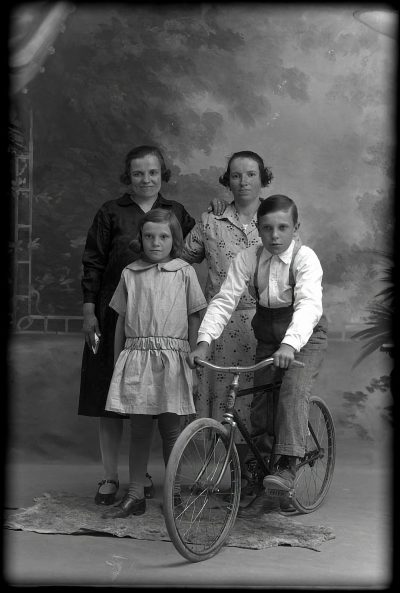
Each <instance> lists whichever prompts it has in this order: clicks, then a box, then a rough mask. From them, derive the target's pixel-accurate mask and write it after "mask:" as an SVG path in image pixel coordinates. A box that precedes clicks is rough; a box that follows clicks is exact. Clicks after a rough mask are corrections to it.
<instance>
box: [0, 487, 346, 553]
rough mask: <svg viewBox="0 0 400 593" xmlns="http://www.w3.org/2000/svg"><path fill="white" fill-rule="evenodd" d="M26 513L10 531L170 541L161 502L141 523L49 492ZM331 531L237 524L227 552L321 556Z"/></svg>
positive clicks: (276, 519) (288, 522)
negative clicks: (293, 551) (287, 549)
mask: <svg viewBox="0 0 400 593" xmlns="http://www.w3.org/2000/svg"><path fill="white" fill-rule="evenodd" d="M34 500H35V504H34V505H33V506H31V507H29V508H26V509H19V510H17V511H13V512H10V513H9V515H8V517H7V518H6V521H5V525H4V526H5V527H6V528H7V529H13V530H22V531H34V532H36V533H58V534H70V535H98V534H103V535H114V536H117V537H131V538H134V539H143V540H159V541H160V540H161V541H171V539H170V537H169V535H168V532H167V529H166V527H165V522H164V517H163V514H162V510H161V505H160V502H159V501H157V500H154V499H151V500H147V501H146V504H147V507H146V512H145V514H144V515H140V516H138V517H135V516H130V517H127V518H125V519H104V518H103V517H102V514H103V513H104V512H106V509H107V508H110V507H104V506H102V507H99V506H97V505H96V504H95V503H94V501H93V499H92V498H85V497H82V496H76V495H74V494H69V493H66V492H55V491H50V492H45V493H44V494H43V495H41V496H39V497H37V498H35V499H34ZM334 538H335V535H334V532H333V530H332V529H331V528H330V527H326V526H323V525H303V524H302V523H300V522H299V521H294V520H293V519H292V518H290V517H288V516H284V515H281V514H280V513H276V512H274V513H268V514H264V515H262V516H261V517H258V518H257V519H252V520H249V519H240V518H237V519H236V523H235V525H234V528H233V530H232V532H231V534H230V536H229V539H228V540H227V542H226V545H227V546H234V547H237V548H249V549H255V550H259V549H262V548H269V547H273V546H298V547H301V548H310V549H311V550H315V551H320V545H321V544H322V543H324V542H326V541H328V540H331V539H334Z"/></svg>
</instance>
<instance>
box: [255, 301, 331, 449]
mask: <svg viewBox="0 0 400 593" xmlns="http://www.w3.org/2000/svg"><path fill="white" fill-rule="evenodd" d="M292 316H293V306H292V305H291V306H289V307H283V308H280V309H269V308H266V307H262V306H261V305H259V304H257V311H256V314H255V316H254V317H253V320H252V327H253V330H254V334H255V337H256V339H257V349H256V362H259V361H260V360H263V359H264V358H269V357H270V356H271V355H272V354H273V353H274V352H276V350H278V348H279V346H280V344H281V342H282V339H283V338H284V335H285V333H286V330H287V328H288V326H289V324H290V322H291V320H292ZM327 345H328V344H327V322H326V319H325V316H324V315H323V316H322V317H321V319H320V321H319V323H318V325H317V326H316V327H315V328H314V331H313V333H312V335H311V337H310V339H309V340H308V342H307V344H305V346H303V348H302V349H301V350H300V352H298V353H297V354H296V355H295V358H296V360H298V361H300V362H303V363H304V365H305V366H304V368H302V367H297V366H294V365H291V366H290V367H289V369H287V370H284V369H280V368H277V367H275V366H273V365H271V366H268V367H265V368H264V369H262V370H261V371H257V372H256V373H255V376H254V385H255V386H257V385H263V384H265V383H272V382H274V381H278V380H280V379H282V385H281V388H280V391H279V393H274V394H272V393H271V392H269V393H265V392H259V393H256V394H254V396H253V401H252V404H251V413H250V421H251V429H252V430H251V434H252V437H253V438H254V440H255V442H256V443H257V446H258V447H259V448H260V450H261V452H263V453H264V452H265V453H271V450H272V446H274V454H275V455H292V456H295V457H302V456H303V455H304V452H305V443H306V438H307V430H308V427H307V424H308V403H309V399H310V395H311V391H312V387H313V384H314V381H315V378H316V377H317V375H318V372H319V369H320V366H321V363H322V361H323V359H324V356H325V351H326V348H327ZM274 441H275V442H274Z"/></svg>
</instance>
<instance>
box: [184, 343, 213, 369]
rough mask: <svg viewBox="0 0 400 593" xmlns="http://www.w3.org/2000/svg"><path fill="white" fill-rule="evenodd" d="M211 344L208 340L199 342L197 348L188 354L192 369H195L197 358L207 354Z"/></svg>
mask: <svg viewBox="0 0 400 593" xmlns="http://www.w3.org/2000/svg"><path fill="white" fill-rule="evenodd" d="M209 347H210V346H209V344H208V343H207V342H200V343H199V344H197V346H196V348H195V349H194V350H192V352H190V354H188V363H189V366H190V368H191V369H195V368H196V367H197V364H196V363H195V360H194V359H195V358H196V357H197V358H201V359H203V358H205V357H206V356H207V352H208V349H209Z"/></svg>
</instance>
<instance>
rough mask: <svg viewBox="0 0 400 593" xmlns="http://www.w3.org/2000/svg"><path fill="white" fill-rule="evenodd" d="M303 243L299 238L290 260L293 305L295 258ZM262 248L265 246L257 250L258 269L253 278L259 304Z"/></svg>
mask: <svg viewBox="0 0 400 593" xmlns="http://www.w3.org/2000/svg"><path fill="white" fill-rule="evenodd" d="M301 245H302V243H301V240H300V239H297V240H296V242H295V244H294V248H293V253H292V259H291V261H290V267H289V284H290V286H291V287H292V305H293V303H294V285H295V280H294V274H293V262H294V258H295V257H296V255H297V252H298V251H299V249H300V247H301ZM262 250H263V246H262V245H260V246H259V247H258V248H257V251H256V269H255V271H254V278H253V285H254V292H255V293H256V300H257V304H258V303H259V302H260V292H259V289H258V278H257V277H258V267H259V265H260V258H261V254H262Z"/></svg>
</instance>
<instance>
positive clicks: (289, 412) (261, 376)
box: [189, 195, 327, 516]
mask: <svg viewBox="0 0 400 593" xmlns="http://www.w3.org/2000/svg"><path fill="white" fill-rule="evenodd" d="M257 226H258V233H259V235H260V238H261V242H262V245H253V246H251V247H248V248H247V249H244V250H243V251H241V252H240V253H238V254H237V255H236V257H235V258H234V259H233V260H232V263H231V265H230V267H229V270H228V274H227V277H226V279H225V281H224V282H223V284H222V286H221V289H220V291H219V293H218V294H216V295H215V296H214V298H213V299H212V300H211V302H210V303H209V305H208V308H207V311H206V314H205V316H204V318H203V321H202V323H201V326H200V328H199V332H198V339H197V347H196V349H195V350H194V351H193V352H191V354H190V355H189V364H190V366H191V367H192V368H195V366H196V364H195V362H194V358H195V357H199V358H205V357H206V355H207V352H208V349H209V345H210V343H211V341H212V340H216V339H217V338H218V337H219V336H220V335H221V333H222V331H223V329H224V327H225V325H226V324H227V323H228V321H229V319H230V317H231V315H232V313H233V311H234V310H235V308H236V305H237V303H238V301H239V299H240V296H241V294H242V293H243V292H244V290H245V289H246V287H248V289H249V291H250V293H252V294H253V295H254V297H255V298H256V301H257V305H256V314H255V316H254V317H253V320H252V327H253V330H254V334H255V337H256V339H257V350H256V362H259V361H260V360H263V359H265V358H269V357H272V358H273V359H274V364H273V365H271V366H268V367H266V368H264V369H262V370H261V371H258V372H257V373H256V374H255V378H254V384H255V386H256V385H262V384H265V383H269V382H273V381H277V380H282V385H281V388H280V391H279V394H275V393H274V395H273V397H272V396H271V395H270V396H265V394H263V393H257V394H254V396H253V400H252V404H251V435H252V437H253V438H256V442H257V446H259V448H261V447H262V446H264V449H265V450H266V451H268V453H271V450H272V446H273V452H274V465H273V470H272V473H271V475H268V476H266V477H265V478H264V481H263V485H264V488H265V492H266V494H267V496H270V497H271V496H272V497H274V496H282V495H285V494H286V493H288V492H289V491H290V490H291V489H292V488H293V487H294V481H295V478H296V462H297V459H298V458H299V457H303V456H304V453H305V442H306V436H307V429H308V427H307V424H308V402H309V398H310V395H311V390H312V386H313V384H314V381H315V378H316V376H317V375H318V371H319V368H320V366H321V363H322V360H323V358H324V355H325V351H326V348H327V334H326V330H327V327H326V320H325V316H324V315H323V310H322V275H323V272H322V267H321V264H320V262H319V259H318V257H317V255H316V254H315V252H314V251H313V250H312V249H310V248H309V247H307V246H305V245H302V244H301V241H300V239H299V237H298V230H299V226H300V223H299V221H298V211H297V207H296V204H295V203H294V201H293V200H292V199H290V198H288V197H287V196H283V195H273V196H270V197H269V198H266V199H265V200H263V201H262V202H261V204H260V206H259V208H258V211H257ZM295 355H296V360H298V361H301V362H303V363H304V367H297V366H295V365H292V366H291V365H290V363H291V362H292V361H293V360H294V358H295ZM260 445H261V447H260ZM257 498H258V502H256V500H257ZM257 498H256V499H254V501H253V502H252V503H251V505H248V506H249V507H250V506H251V507H258V509H257V512H259V511H262V509H263V505H264V507H265V506H266V501H267V499H266V498H265V494H262V495H261V496H259V497H257ZM247 508H248V507H246V508H245V509H242V511H241V513H240V515H241V516H246V512H245V511H246V510H247ZM254 510H255V509H254V508H253V509H251V510H250V513H249V516H251V514H252V512H254Z"/></svg>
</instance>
